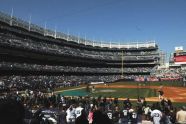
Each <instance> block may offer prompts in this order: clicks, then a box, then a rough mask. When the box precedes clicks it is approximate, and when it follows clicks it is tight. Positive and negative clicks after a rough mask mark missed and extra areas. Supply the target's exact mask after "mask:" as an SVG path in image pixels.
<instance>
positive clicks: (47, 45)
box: [0, 12, 160, 84]
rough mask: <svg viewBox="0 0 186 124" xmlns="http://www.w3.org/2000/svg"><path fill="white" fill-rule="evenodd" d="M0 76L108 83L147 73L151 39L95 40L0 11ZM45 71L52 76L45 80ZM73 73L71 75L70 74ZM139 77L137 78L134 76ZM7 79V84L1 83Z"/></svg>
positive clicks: (154, 50)
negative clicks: (146, 40)
mask: <svg viewBox="0 0 186 124" xmlns="http://www.w3.org/2000/svg"><path fill="white" fill-rule="evenodd" d="M0 29H1V30H0V40H1V42H0V51H1V52H0V53H1V62H0V71H1V80H2V81H4V82H7V81H8V80H7V79H9V78H12V79H13V80H19V82H21V81H22V83H23V84H24V82H27V81H25V80H27V79H28V80H30V79H32V78H33V77H32V76H34V79H35V80H32V81H33V82H35V83H38V82H40V83H41V80H42V79H44V80H45V83H50V82H57V83H63V82H77V83H90V82H104V83H107V82H114V81H117V80H120V79H122V80H135V79H136V77H139V76H144V75H146V76H148V75H150V73H151V71H152V70H153V69H154V68H155V67H156V66H157V65H159V59H160V58H159V52H158V45H157V44H156V43H155V41H149V42H143V43H130V44H128V43H127V44H114V43H101V42H95V41H90V40H86V39H83V38H80V37H76V36H72V35H67V34H64V33H61V32H56V31H52V30H49V29H45V28H43V27H40V26H38V25H35V24H31V23H29V22H26V21H24V20H21V19H19V18H16V17H14V16H10V15H7V14H5V13H2V12H1V13H0ZM48 76H51V78H52V79H53V80H52V81H51V80H50V82H47V79H46V78H48ZM72 77H73V78H72ZM138 80H139V79H138ZM6 84H7V83H6Z"/></svg>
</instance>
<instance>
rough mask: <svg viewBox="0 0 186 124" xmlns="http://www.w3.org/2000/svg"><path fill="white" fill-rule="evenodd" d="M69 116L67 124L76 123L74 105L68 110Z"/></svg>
mask: <svg viewBox="0 0 186 124" xmlns="http://www.w3.org/2000/svg"><path fill="white" fill-rule="evenodd" d="M66 113H67V116H66V121H67V124H74V123H75V118H76V117H75V108H74V107H73V105H71V106H70V107H69V108H68V109H67V111H66Z"/></svg>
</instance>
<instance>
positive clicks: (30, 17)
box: [28, 15, 32, 31]
mask: <svg viewBox="0 0 186 124" xmlns="http://www.w3.org/2000/svg"><path fill="white" fill-rule="evenodd" d="M31 19H32V16H31V15H30V17H29V25H28V30H29V31H30V25H31Z"/></svg>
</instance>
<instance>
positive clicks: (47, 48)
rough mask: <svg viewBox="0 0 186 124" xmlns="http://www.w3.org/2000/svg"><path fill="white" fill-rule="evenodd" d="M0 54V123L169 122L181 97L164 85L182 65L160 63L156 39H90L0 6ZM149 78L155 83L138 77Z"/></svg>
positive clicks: (172, 122) (130, 123)
mask: <svg viewBox="0 0 186 124" xmlns="http://www.w3.org/2000/svg"><path fill="white" fill-rule="evenodd" d="M0 56H1V59H0V111H1V112H0V122H1V123H2V124H12V123H14V124H49V123H50V124H104V123H105V124H152V123H154V122H156V120H158V121H157V122H159V123H160V121H161V122H162V124H174V123H176V121H177V122H178V121H179V118H177V117H175V115H176V112H179V111H177V110H176V108H175V107H174V106H173V104H172V101H171V100H173V101H174V100H175V101H176V100H178V101H181V102H182V101H184V100H186V99H185V98H182V97H179V98H175V97H174V96H175V94H177V95H178V94H179V93H180V92H179V91H178V92H177V91H176V89H175V87H167V88H166V87H165V88H164V87H163V85H162V82H163V81H167V80H168V81H170V80H174V81H175V80H176V81H178V80H180V79H182V75H180V74H181V72H183V70H184V69H185V68H184V67H182V68H179V67H178V68H177V67H176V68H174V67H172V68H171V67H169V68H162V67H161V66H159V65H160V63H161V62H162V60H161V56H160V52H159V46H158V45H157V44H156V42H155V41H149V42H136V43H126V44H116V43H103V42H96V41H91V40H87V39H83V38H80V37H76V36H72V35H69V34H65V33H61V32H56V31H53V30H50V29H46V28H43V27H41V26H38V25H35V24H32V23H30V22H26V21H24V20H21V19H19V18H17V17H14V16H11V15H7V14H5V13H2V12H0ZM179 56H180V54H179ZM163 61H164V60H163ZM185 80H186V79H185ZM116 81H122V84H121V82H118V84H116V83H113V82H116ZM124 81H126V83H128V82H129V83H130V85H128V84H126V85H125V84H124V83H125V82H124ZM130 81H131V82H132V83H133V84H134V85H131V84H132V83H131V82H130ZM135 81H137V82H135ZM154 81H156V82H155V83H157V82H160V83H161V85H156V86H151V85H150V83H149V84H147V83H144V82H153V83H154ZM161 81H162V82H161ZM139 82H140V83H139ZM99 83H100V84H99ZM102 83H105V84H102ZM110 83H112V84H110ZM164 83H167V82H164ZM176 83H177V82H176ZM179 83H180V82H179ZM84 84H85V85H84ZM91 84H93V85H91ZM94 84H99V85H94ZM115 84H116V85H115ZM157 84H158V83H157ZM169 84H170V82H168V85H169ZM172 84H173V83H172ZM185 85H186V82H185ZM163 88H164V89H163ZM178 89H179V88H178ZM85 90H86V91H85ZM180 90H181V91H182V90H185V89H182V88H180ZM65 92H66V93H68V92H71V94H75V95H64V94H65ZM84 92H86V94H85V95H82V96H81V95H79V94H78V93H84ZM157 92H159V97H158V96H157ZM164 92H165V93H164ZM170 92H171V93H172V94H171V93H170ZM94 93H95V94H94ZM96 93H98V94H96ZM99 93H101V95H103V94H104V93H105V94H104V95H113V96H101V95H99ZM112 93H113V94H112ZM114 93H115V94H114ZM164 94H165V96H164ZM180 94H181V93H180ZM180 94H179V95H180ZM78 95H79V96H78ZM94 95H95V96H94ZM114 95H115V96H114ZM183 95H185V94H181V95H180V96H183ZM129 97H132V99H130V98H129ZM145 97H146V98H145ZM166 97H167V98H166ZM168 97H171V98H172V99H170V98H168ZM183 97H184V96H183ZM146 100H147V101H148V102H149V101H150V102H155V103H152V105H149V104H147V101H146ZM134 101H135V102H136V103H134ZM134 104H136V106H135V105H134ZM23 105H24V106H23ZM182 109H183V110H186V108H185V107H184V106H183V107H182V108H181V109H180V111H182ZM160 110H161V111H160ZM157 111H158V113H157ZM7 113H8V114H7ZM10 118H11V119H10ZM14 120H16V121H14Z"/></svg>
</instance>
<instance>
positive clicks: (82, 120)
mask: <svg viewBox="0 0 186 124" xmlns="http://www.w3.org/2000/svg"><path fill="white" fill-rule="evenodd" d="M75 124H89V121H88V120H87V116H86V113H85V110H84V109H82V110H81V115H80V116H78V117H77V118H76V121H75Z"/></svg>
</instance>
